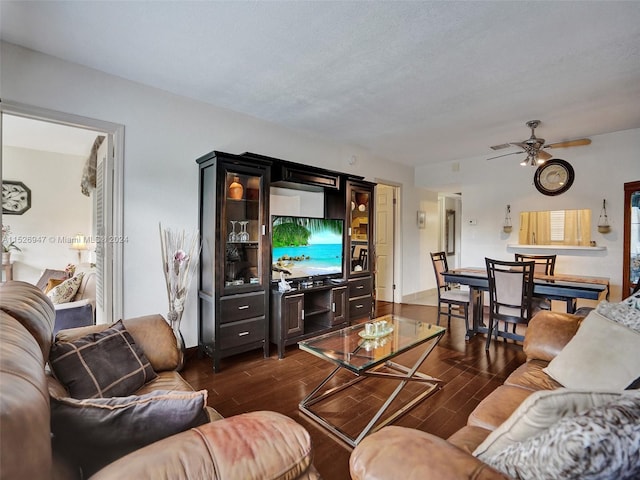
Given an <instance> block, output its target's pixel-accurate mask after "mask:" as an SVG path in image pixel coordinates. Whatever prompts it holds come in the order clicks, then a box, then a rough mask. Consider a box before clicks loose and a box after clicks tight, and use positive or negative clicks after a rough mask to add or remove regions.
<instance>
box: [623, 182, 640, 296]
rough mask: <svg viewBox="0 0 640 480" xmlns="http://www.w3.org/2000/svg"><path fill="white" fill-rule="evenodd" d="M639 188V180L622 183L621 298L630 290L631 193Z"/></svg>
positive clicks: (627, 294) (628, 293)
mask: <svg viewBox="0 0 640 480" xmlns="http://www.w3.org/2000/svg"><path fill="white" fill-rule="evenodd" d="M638 190H640V180H637V181H635V182H628V183H625V184H624V222H623V223H624V236H623V248H622V298H627V297H628V296H629V295H630V292H631V287H632V284H631V279H630V278H629V277H630V275H631V218H630V217H631V194H632V193H633V192H637V191H638Z"/></svg>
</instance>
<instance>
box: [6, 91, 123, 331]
mask: <svg viewBox="0 0 640 480" xmlns="http://www.w3.org/2000/svg"><path fill="white" fill-rule="evenodd" d="M3 113H6V114H8V115H14V116H18V117H25V118H31V119H34V120H41V121H45V122H49V123H57V124H60V125H66V126H70V127H75V128H85V129H88V130H97V131H100V132H104V133H106V134H107V135H109V136H110V137H111V140H112V145H113V155H112V162H113V164H112V170H111V173H112V179H113V194H112V198H111V208H112V216H111V222H110V225H107V230H106V232H105V236H106V237H107V238H109V237H111V238H124V125H121V124H117V123H112V122H106V121H104V120H97V119H94V118H89V117H83V116H80V115H74V114H71V113H65V112H59V111H56V110H49V109H46V108H41V107H35V106H32V105H27V104H23V103H19V102H12V101H10V100H4V99H2V100H0V118H1V115H2V114H3ZM1 135H2V128H1V123H0V144H1V143H2V137H1ZM1 164H2V151H1V149H0V165H1ZM0 168H1V167H0ZM1 176H2V170H1V169H0V177H1ZM111 247H112V260H113V261H112V263H111V269H108V270H110V272H107V278H105V279H103V281H104V285H106V286H107V287H108V289H109V291H108V292H107V295H106V297H105V299H107V301H109V300H108V299H110V304H111V309H110V310H111V312H110V313H111V318H105V321H107V322H109V323H112V322H113V321H115V320H117V319H120V318H123V305H124V299H123V293H124V289H123V265H124V264H123V243H122V242H113V244H112V245H111Z"/></svg>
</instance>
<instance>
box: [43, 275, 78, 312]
mask: <svg viewBox="0 0 640 480" xmlns="http://www.w3.org/2000/svg"><path fill="white" fill-rule="evenodd" d="M83 277H84V273H82V272H80V273H78V275H76V276H74V277H71V278H70V279H68V280H65V281H64V282H62V283H61V284H59V285H56V286H55V287H53V288H52V289H51V290H49V291H48V292H47V297H49V298H50V299H51V301H52V302H53V304H54V305H55V304H58V303H67V302H70V301H71V300H73V299H74V297H75V296H76V293H77V292H78V288H80V283H82V278H83Z"/></svg>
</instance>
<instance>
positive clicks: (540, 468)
mask: <svg viewBox="0 0 640 480" xmlns="http://www.w3.org/2000/svg"><path fill="white" fill-rule="evenodd" d="M485 461H486V463H488V464H489V465H491V466H492V467H494V468H496V469H498V470H500V471H501V472H503V473H505V474H507V475H509V476H511V477H513V478H515V479H521V480H529V479H531V480H534V479H535V480H545V479H549V480H551V479H558V478H562V479H567V480H570V479H575V480H578V479H579V480H587V479H593V480H595V479H604V478H612V479H613V478H615V479H616V480H623V479H636V478H639V477H640V396H637V395H636V396H620V397H619V398H618V399H616V400H613V401H611V402H609V403H607V404H605V405H601V406H598V407H594V408H591V409H589V410H587V411H585V412H583V413H581V414H578V415H573V416H569V417H565V418H563V419H561V420H560V421H558V422H557V423H556V424H555V425H553V426H552V427H551V428H549V429H548V430H547V431H545V432H544V433H542V434H540V435H536V436H534V437H531V438H529V439H528V440H525V441H524V442H518V443H514V444H512V445H510V446H508V447H506V448H505V449H504V450H503V451H501V452H498V453H497V454H496V455H494V456H492V457H490V458H488V459H486V460H485Z"/></svg>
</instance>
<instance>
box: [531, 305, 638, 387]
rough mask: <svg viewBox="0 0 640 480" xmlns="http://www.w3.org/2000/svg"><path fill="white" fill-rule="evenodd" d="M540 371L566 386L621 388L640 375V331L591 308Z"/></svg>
mask: <svg viewBox="0 0 640 480" xmlns="http://www.w3.org/2000/svg"><path fill="white" fill-rule="evenodd" d="M543 371H544V372H545V373H547V374H548V375H549V376H551V377H552V378H553V379H554V380H556V381H557V382H559V383H560V384H561V385H563V386H565V387H568V388H576V389H585V390H608V391H616V390H624V389H625V388H626V387H628V386H629V385H630V384H631V383H632V382H633V381H634V380H636V379H637V378H638V377H640V333H638V332H636V331H634V330H632V329H630V328H627V327H625V326H623V325H621V324H619V323H616V322H613V321H611V320H609V319H608V318H606V317H604V316H602V315H601V314H599V313H598V312H596V311H595V310H594V311H592V312H590V313H589V315H587V317H586V318H585V319H584V320H583V321H582V325H581V326H580V328H579V329H578V332H577V333H576V334H575V336H574V337H573V338H572V339H571V340H570V341H569V343H567V345H566V346H565V347H564V348H563V349H562V350H561V351H560V353H559V354H558V355H557V356H556V357H555V358H554V359H553V360H551V362H549V365H547V367H546V368H544V369H543Z"/></svg>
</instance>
